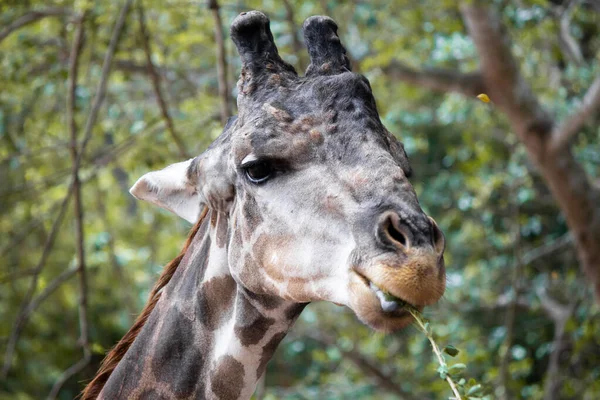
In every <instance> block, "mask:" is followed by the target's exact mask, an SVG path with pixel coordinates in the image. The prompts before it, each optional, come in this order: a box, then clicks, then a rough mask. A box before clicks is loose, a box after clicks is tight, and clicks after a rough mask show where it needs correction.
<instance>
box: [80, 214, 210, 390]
mask: <svg viewBox="0 0 600 400" xmlns="http://www.w3.org/2000/svg"><path fill="white" fill-rule="evenodd" d="M207 212H208V207H204V210H203V211H202V213H201V214H200V218H199V219H198V222H196V224H195V225H194V227H193V228H192V229H191V230H190V233H189V235H188V238H187V240H186V242H185V244H184V245H183V248H182V250H181V252H180V253H179V255H178V256H177V257H175V258H174V259H173V260H171V262H169V263H168V264H167V265H166V266H165V268H164V270H163V272H162V273H161V274H160V277H159V278H158V280H157V281H156V283H155V284H154V287H153V288H152V292H150V295H149V296H148V301H147V302H146V305H145V306H144V309H143V310H142V312H141V313H140V314H139V315H138V317H137V318H136V320H135V322H134V323H133V325H132V326H131V328H129V331H127V333H126V334H125V336H123V338H121V340H119V342H118V343H117V344H116V345H115V346H114V347H113V348H112V349H111V350H110V352H109V353H108V354H107V355H106V357H105V358H104V360H103V361H102V364H101V365H100V369H99V370H98V372H97V373H96V376H95V377H94V379H92V381H91V382H90V383H88V384H87V386H86V387H85V389H84V390H83V392H82V393H81V395H80V399H81V400H92V399H96V398H97V397H98V395H100V392H101V391H102V388H103V387H104V385H105V384H106V382H107V381H108V378H110V375H111V374H112V373H113V371H114V370H115V368H117V365H119V362H121V360H122V359H123V356H125V353H127V351H128V350H129V348H130V347H131V345H132V344H133V342H134V341H135V338H136V337H137V336H138V334H139V333H140V332H141V330H142V328H143V327H144V325H145V324H146V321H147V320H148V317H149V316H150V314H151V313H152V311H153V310H154V307H156V304H157V303H158V300H159V299H160V296H161V294H162V289H163V288H164V287H165V286H166V285H167V284H168V283H169V281H170V280H171V278H172V277H173V275H174V274H175V271H177V267H179V264H180V263H181V260H182V259H183V256H184V255H185V253H186V252H187V250H188V248H189V246H190V244H191V243H192V240H193V239H194V237H195V236H196V233H197V232H198V229H199V228H200V225H201V224H202V222H203V221H204V218H205V217H206V214H207Z"/></svg>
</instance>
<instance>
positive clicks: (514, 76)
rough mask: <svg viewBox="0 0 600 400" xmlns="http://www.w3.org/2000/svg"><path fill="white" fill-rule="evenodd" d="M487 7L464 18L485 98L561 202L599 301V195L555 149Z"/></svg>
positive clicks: (475, 6) (468, 7) (549, 123)
mask: <svg viewBox="0 0 600 400" xmlns="http://www.w3.org/2000/svg"><path fill="white" fill-rule="evenodd" d="M483 3H484V2H481V1H474V2H469V3H467V4H464V5H463V6H462V7H461V12H462V15H463V18H464V20H465V23H466V26H467V29H468V31H469V35H470V36H471V38H472V39H473V42H474V43H475V46H476V48H477V51H478V53H479V57H480V70H481V74H482V76H483V80H484V82H485V87H486V93H487V94H488V95H489V96H490V98H491V99H492V101H493V102H494V104H495V106H496V107H497V108H498V109H499V110H500V111H502V112H503V113H504V114H506V116H507V117H508V119H509V121H510V124H511V126H512V129H513V131H514V132H515V133H516V134H517V136H518V137H519V139H520V140H521V142H522V143H523V144H524V145H525V148H526V149H527V152H528V154H529V157H530V158H531V159H532V160H533V161H534V162H535V164H536V165H537V167H538V170H539V171H540V172H541V175H542V176H543V178H544V180H545V181H546V183H547V184H548V186H549V188H550V191H551V192H552V194H553V196H554V198H555V200H556V201H557V202H558V204H559V206H560V208H561V210H562V212H563V213H564V215H565V219H566V221H567V224H568V226H569V229H570V230H571V232H572V235H573V238H574V239H575V244H576V247H577V253H578V258H579V260H580V262H581V266H582V269H583V271H584V272H585V274H586V275H587V277H588V280H589V281H591V282H592V285H593V286H594V289H595V293H596V299H597V300H598V301H600V191H599V190H598V189H596V188H594V187H593V186H592V185H591V184H590V182H589V180H588V177H587V175H586V173H585V171H584V169H583V168H582V166H581V165H580V164H579V163H578V162H577V161H576V160H575V158H574V157H573V154H572V153H571V149H570V147H569V146H562V147H558V148H556V147H554V146H552V140H551V139H552V127H553V125H554V124H555V123H554V121H553V120H552V119H551V118H550V116H549V115H548V113H547V112H546V111H545V110H544V109H542V107H541V106H540V104H539V103H538V101H537V99H536V98H535V96H534V94H533V92H532V91H531V89H530V87H529V85H528V84H527V83H526V82H525V81H524V79H523V77H522V76H521V74H520V72H519V68H518V64H517V62H516V60H515V59H514V57H513V56H512V53H511V51H510V43H509V40H508V37H507V35H506V34H505V32H504V29H503V27H502V25H501V23H500V19H499V18H498V16H497V15H496V14H495V13H493V12H492V11H491V10H489V9H488V7H487V6H485V5H483ZM597 90H598V89H597V86H596V84H595V85H593V90H592V91H591V92H588V93H591V94H590V98H591V99H596V96H597V94H595V93H596V91H597ZM585 104H588V105H587V106H585V107H584V109H583V110H588V111H583V116H587V115H588V113H591V109H592V108H591V107H592V106H591V105H592V104H596V100H594V101H591V102H590V101H588V102H585ZM578 114H579V113H578ZM574 125H578V124H574Z"/></svg>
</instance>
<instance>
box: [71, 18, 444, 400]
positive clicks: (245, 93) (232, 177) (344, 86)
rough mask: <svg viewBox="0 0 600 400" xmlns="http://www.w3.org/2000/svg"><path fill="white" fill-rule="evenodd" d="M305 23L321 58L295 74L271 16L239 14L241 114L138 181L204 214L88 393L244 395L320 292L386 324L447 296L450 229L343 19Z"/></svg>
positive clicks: (141, 187)
mask: <svg viewBox="0 0 600 400" xmlns="http://www.w3.org/2000/svg"><path fill="white" fill-rule="evenodd" d="M303 31H304V36H305V42H306V45H307V48H308V51H309V55H310V59H311V63H310V65H309V67H308V68H307V70H306V73H305V75H304V76H303V77H299V76H298V75H297V73H296V71H295V70H294V68H293V67H292V66H291V65H289V64H287V63H286V62H284V61H283V60H282V59H281V57H280V56H279V54H278V50H277V48H276V46H275V43H274V40H273V35H272V34H271V31H270V28H269V19H268V18H267V16H266V15H264V14H263V13H261V12H258V11H251V12H245V13H242V14H240V15H239V16H238V17H237V18H236V19H235V20H234V21H233V23H232V26H231V37H232V39H233V41H234V43H235V45H236V47H237V49H238V53H239V55H240V57H241V61H242V70H241V75H240V79H239V81H238V93H239V94H238V98H237V102H238V110H239V113H238V116H237V117H233V118H231V119H230V121H229V122H228V123H227V125H226V127H225V129H224V131H223V133H222V134H221V135H220V136H219V137H218V138H217V139H216V140H215V141H214V142H213V144H211V145H210V146H209V148H208V149H207V150H206V151H205V152H204V153H202V154H201V155H199V156H198V157H195V158H193V159H190V160H187V161H184V162H179V163H175V164H173V165H171V166H169V167H167V168H165V169H163V170H160V171H154V172H149V173H147V174H145V175H144V176H142V177H141V178H140V179H139V180H138V181H137V182H136V183H135V185H134V186H133V187H132V189H131V193H132V194H133V195H134V196H135V197H136V198H138V199H141V200H145V201H148V202H150V203H153V204H156V205H158V206H160V207H162V208H164V209H167V210H170V211H172V212H173V213H175V214H176V215H178V216H180V217H182V218H184V219H186V220H187V221H189V222H190V223H192V224H194V227H193V229H192V231H191V233H190V235H189V237H188V240H187V242H186V244H185V246H184V247H183V250H182V251H181V254H180V255H179V256H178V257H177V258H176V259H175V260H173V261H172V262H171V263H170V264H168V265H167V266H166V267H165V270H164V272H163V274H162V275H161V277H160V278H159V280H158V282H157V284H156V285H155V287H154V289H153V291H152V292H151V294H150V299H149V301H148V303H147V305H146V307H145V308H144V310H143V311H142V314H141V315H140V317H138V319H137V320H136V322H135V323H134V325H133V327H132V328H131V330H130V331H129V332H128V333H127V334H126V335H125V337H124V338H123V339H122V340H121V341H120V342H119V343H118V344H117V345H116V347H115V348H114V349H113V350H112V351H111V352H110V353H109V354H108V356H107V357H106V359H105V360H104V362H103V365H102V366H101V369H100V371H99V372H98V374H97V375H96V377H95V378H94V380H93V381H92V382H91V383H90V384H89V385H88V386H87V387H86V389H85V390H84V393H83V397H82V398H83V399H92V398H101V399H163V398H164V399H183V398H200V399H248V398H250V396H251V395H252V393H253V391H254V388H255V385H256V382H257V380H258V379H259V378H260V376H261V375H262V374H263V372H264V370H265V367H266V364H267V362H268V361H269V359H270V358H271V357H272V355H273V352H274V351H275V349H276V348H277V346H278V344H279V343H280V342H281V340H282V339H283V337H284V336H285V335H286V333H287V332H288V330H289V329H290V328H291V326H292V325H293V324H294V322H295V320H296V319H297V317H298V316H299V314H300V313H301V311H302V310H303V308H304V307H305V306H306V305H307V304H308V303H309V302H313V301H319V300H324V301H329V302H333V303H336V304H338V305H344V306H347V307H349V308H350V309H351V310H353V312H354V313H355V314H356V316H357V317H358V318H359V319H360V320H361V321H362V322H363V323H365V324H367V325H368V326H370V327H372V328H373V329H375V330H379V331H383V332H391V331H395V330H398V329H401V328H403V327H404V326H406V325H407V324H409V323H410V322H411V317H410V315H409V313H408V312H406V311H405V310H403V308H402V304H403V303H402V302H406V303H409V304H411V305H413V306H415V307H417V308H419V309H422V308H423V307H425V306H427V305H431V304H433V303H435V302H437V301H438V300H439V298H440V297H441V296H442V294H443V292H444V289H445V267H444V258H443V253H444V246H445V242H444V236H443V234H442V232H441V230H440V229H439V228H438V226H437V225H436V223H435V221H434V220H433V219H432V218H430V217H428V216H427V215H426V214H425V213H424V212H423V211H422V209H421V207H420V205H419V202H418V199H417V196H416V193H415V191H414V189H413V187H412V186H411V184H410V182H409V177H410V175H411V168H410V165H409V163H408V159H407V156H406V154H405V152H404V148H403V145H402V144H401V143H400V142H399V141H398V140H397V139H396V138H395V137H394V136H393V135H392V134H391V133H390V132H389V131H388V130H387V129H386V128H385V127H384V126H383V124H382V123H381V121H380V119H379V115H378V112H377V107H376V104H375V100H374V97H373V94H372V91H371V87H370V84H369V81H368V80H367V79H366V78H365V77H364V76H362V75H359V74H356V73H353V72H351V68H350V63H349V60H348V57H347V56H346V50H345V48H344V47H343V45H342V44H341V42H340V39H339V37H338V35H337V25H336V24H335V22H334V21H333V20H332V19H330V18H329V17H324V16H313V17H310V18H308V19H307V20H306V21H305V22H304V24H303Z"/></svg>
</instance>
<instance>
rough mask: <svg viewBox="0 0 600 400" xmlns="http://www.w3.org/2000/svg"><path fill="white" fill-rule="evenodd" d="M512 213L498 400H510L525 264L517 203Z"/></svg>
mask: <svg viewBox="0 0 600 400" xmlns="http://www.w3.org/2000/svg"><path fill="white" fill-rule="evenodd" d="M512 189H513V190H512V192H513V193H514V194H515V195H513V198H516V191H517V189H518V185H516V184H515V185H514V186H513V188H512ZM513 211H514V212H513V214H514V215H513V219H514V222H515V233H514V235H515V240H514V243H513V258H514V266H513V277H512V282H511V287H512V291H513V298H512V300H511V302H510V305H509V307H508V308H507V310H506V317H505V318H506V319H505V323H504V325H505V327H506V336H505V338H504V343H502V347H503V350H504V354H503V355H502V358H501V360H500V368H499V371H498V380H499V383H500V391H499V392H500V393H499V398H500V399H505V400H507V399H510V398H512V396H511V393H510V391H509V389H508V383H509V381H510V376H509V371H508V367H509V364H510V358H511V355H512V353H511V351H510V349H511V347H512V346H513V341H514V333H515V332H514V331H515V321H516V319H517V312H518V305H519V296H520V295H521V291H522V275H523V267H524V266H525V264H524V263H523V257H522V256H521V225H520V224H519V214H520V208H519V204H518V203H515V204H514V205H513Z"/></svg>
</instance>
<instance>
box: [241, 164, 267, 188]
mask: <svg viewBox="0 0 600 400" xmlns="http://www.w3.org/2000/svg"><path fill="white" fill-rule="evenodd" d="M244 170H245V171H246V176H247V177H248V180H250V182H252V183H262V182H264V181H266V180H267V179H269V178H270V177H271V175H273V168H271V164H269V163H268V162H266V161H256V162H253V163H251V164H250V165H248V166H244Z"/></svg>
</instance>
